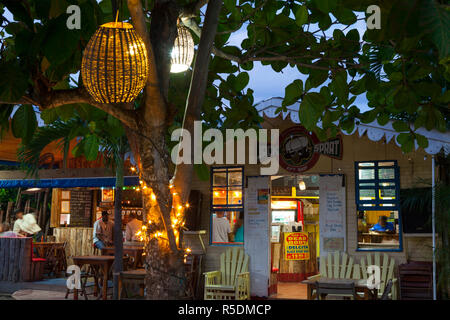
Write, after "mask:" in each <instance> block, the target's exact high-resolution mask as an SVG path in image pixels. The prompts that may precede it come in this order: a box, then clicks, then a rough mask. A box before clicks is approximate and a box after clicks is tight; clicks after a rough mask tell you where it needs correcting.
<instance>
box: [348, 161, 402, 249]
mask: <svg viewBox="0 0 450 320" xmlns="http://www.w3.org/2000/svg"><path fill="white" fill-rule="evenodd" d="M399 189H400V183H399V168H398V166H397V162H396V161H368V162H356V163H355V193H356V194H355V196H356V207H357V212H358V214H357V225H358V249H359V250H389V251H401V250H402V239H401V219H400V196H399Z"/></svg>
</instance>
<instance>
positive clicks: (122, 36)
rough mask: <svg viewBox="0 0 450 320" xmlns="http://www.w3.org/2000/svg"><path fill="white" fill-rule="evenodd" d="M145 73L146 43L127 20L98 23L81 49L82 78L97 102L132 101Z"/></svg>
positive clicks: (145, 76) (144, 79) (145, 79)
mask: <svg viewBox="0 0 450 320" xmlns="http://www.w3.org/2000/svg"><path fill="white" fill-rule="evenodd" d="M148 72H149V67H148V60H147V50H146V48H145V44H144V42H143V41H142V39H141V38H140V37H139V36H138V35H137V34H136V32H135V31H134V28H133V26H132V25H131V24H129V23H125V22H109V23H105V24H103V25H101V26H100V28H99V29H98V30H97V31H96V32H95V34H94V35H93V36H92V38H91V39H90V40H89V42H88V44H87V46H86V49H85V50H84V54H83V60H82V63H81V77H82V79H83V83H84V85H85V86H86V89H87V91H88V92H89V94H90V95H91V96H92V97H93V98H94V99H95V101H97V102H100V103H119V102H131V101H133V100H134V99H135V98H136V97H137V95H138V94H139V92H141V90H142V88H143V87H144V86H145V83H146V81H147V76H148Z"/></svg>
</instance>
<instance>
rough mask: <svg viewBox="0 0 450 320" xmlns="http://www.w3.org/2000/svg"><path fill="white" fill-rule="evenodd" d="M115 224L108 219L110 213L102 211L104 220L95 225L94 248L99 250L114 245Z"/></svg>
mask: <svg viewBox="0 0 450 320" xmlns="http://www.w3.org/2000/svg"><path fill="white" fill-rule="evenodd" d="M113 228H114V223H113V222H112V221H110V220H109V219H108V211H102V218H101V219H98V220H97V221H95V223H94V236H93V242H94V246H96V247H97V248H98V249H100V250H101V249H103V248H104V247H107V246H111V245H112V244H113Z"/></svg>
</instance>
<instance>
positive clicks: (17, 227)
mask: <svg viewBox="0 0 450 320" xmlns="http://www.w3.org/2000/svg"><path fill="white" fill-rule="evenodd" d="M14 216H15V218H16V221H15V222H14V226H13V231H14V232H15V233H21V234H23V233H24V232H23V230H22V223H23V211H22V210H16V211H14Z"/></svg>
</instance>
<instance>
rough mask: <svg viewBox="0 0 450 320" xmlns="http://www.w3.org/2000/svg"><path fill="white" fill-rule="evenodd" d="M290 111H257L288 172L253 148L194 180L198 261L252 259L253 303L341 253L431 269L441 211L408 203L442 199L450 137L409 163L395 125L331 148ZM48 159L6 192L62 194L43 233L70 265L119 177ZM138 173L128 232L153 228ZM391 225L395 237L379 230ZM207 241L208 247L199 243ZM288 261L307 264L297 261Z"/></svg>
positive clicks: (6, 176) (2, 155)
mask: <svg viewBox="0 0 450 320" xmlns="http://www.w3.org/2000/svg"><path fill="white" fill-rule="evenodd" d="M281 103H282V99H281V98H272V99H269V100H266V101H263V102H261V103H260V104H258V105H257V110H258V112H259V114H260V116H262V117H263V118H264V121H263V122H262V123H261V128H263V129H278V130H279V134H280V138H279V142H280V144H279V165H280V166H279V169H278V172H276V173H275V174H272V175H262V174H261V167H262V166H261V165H260V164H248V159H249V157H248V148H246V157H245V159H246V163H245V164H236V165H225V164H217V165H211V166H209V172H210V176H209V179H206V180H201V179H200V178H199V177H198V176H197V175H194V178H193V179H194V180H193V182H192V191H191V195H190V199H189V203H190V204H191V206H190V208H189V210H188V212H187V214H186V218H187V221H186V226H187V227H188V228H189V230H191V231H200V232H197V233H191V234H190V236H186V237H185V242H186V245H187V246H189V247H191V248H192V250H193V252H197V253H201V252H206V254H205V257H204V259H203V271H212V270H219V269H220V255H221V254H222V253H223V252H225V251H226V250H227V249H228V248H233V247H242V248H243V249H244V250H245V252H246V253H247V254H248V255H249V257H250V265H249V271H250V279H251V286H250V288H251V295H252V296H254V297H255V296H257V297H268V296H270V295H272V294H274V293H280V291H281V287H280V289H279V285H278V284H279V283H287V282H291V283H299V282H300V281H302V280H304V279H306V278H307V277H309V276H312V275H315V274H317V273H318V272H319V258H320V257H326V256H327V254H328V253H331V252H335V251H340V252H346V253H347V254H348V255H349V256H351V257H353V258H354V259H355V261H358V259H360V258H361V257H363V256H364V255H365V254H366V253H367V252H382V253H387V254H388V255H389V257H392V258H393V259H395V262H396V265H397V266H398V265H399V264H401V263H405V262H406V261H409V260H414V261H431V260H432V254H433V250H432V234H431V224H430V223H429V220H430V216H431V207H430V209H429V210H425V211H426V212H410V211H408V210H407V208H405V207H404V206H402V195H403V194H404V193H405V191H407V190H410V189H417V191H418V192H424V193H425V192H427V190H430V188H431V185H432V162H433V157H434V155H436V154H438V153H444V154H445V155H447V154H448V153H449V152H450V133H449V132H445V133H441V132H438V131H436V130H432V131H426V130H422V129H420V130H418V132H419V133H420V134H422V135H424V136H425V137H427V138H428V141H429V145H428V147H427V148H426V149H425V150H424V149H422V148H416V149H415V150H414V151H413V152H411V153H409V154H404V153H402V151H401V148H400V147H399V145H398V143H397V141H396V136H397V135H398V133H397V132H396V131H395V130H394V129H393V128H392V123H391V122H389V123H387V124H386V125H384V126H381V125H379V124H378V123H377V121H374V122H373V123H369V124H362V123H361V124H357V125H355V128H354V130H353V131H352V132H350V133H347V132H340V133H338V135H337V136H336V137H334V138H330V139H329V140H327V141H320V140H319V139H318V138H317V136H316V135H315V134H314V133H311V132H308V131H307V130H305V128H304V127H302V126H301V123H300V121H299V116H298V108H299V105H298V104H294V105H292V106H290V107H288V108H287V110H286V111H282V112H278V110H280V107H281ZM13 140H14V139H9V140H8V139H6V141H10V142H6V143H4V142H2V150H0V160H2V161H3V164H10V163H12V162H14V161H16V160H17V159H16V155H15V152H16V148H17V143H15V142H14V141H13ZM8 143H9V144H8ZM71 147H73V146H71ZM44 153H45V154H53V158H52V159H51V161H50V163H49V162H48V161H47V162H45V163H44V167H45V166H46V168H47V169H42V170H40V171H39V176H40V178H39V179H38V180H35V179H32V178H29V177H27V176H26V174H25V173H24V172H22V171H1V172H0V188H22V189H23V190H29V189H30V188H40V189H46V190H49V192H51V194H52V197H51V213H50V220H49V222H48V225H47V226H43V225H42V224H41V227H43V229H48V228H51V229H52V230H53V232H50V233H49V234H53V235H54V236H55V237H56V240H57V241H67V242H68V264H70V263H71V261H70V256H72V255H89V254H92V253H93V246H92V225H93V223H94V221H95V220H96V219H98V218H100V214H101V211H102V210H108V211H110V212H111V213H112V212H113V205H114V201H113V200H114V190H113V187H114V184H115V178H114V175H113V174H112V172H111V171H109V170H107V169H105V168H103V165H102V161H101V159H98V161H95V162H86V161H83V160H80V159H72V158H70V156H69V159H67V161H68V165H67V166H66V168H65V169H63V168H62V167H63V165H62V161H63V159H62V155H61V152H59V151H57V150H56V148H55V146H53V145H50V146H49V147H48V148H47V149H46V150H44ZM70 154H71V153H70V152H69V155H70ZM236 154H237V152H235V155H236ZM5 161H6V162H5ZM126 167H127V168H128V169H127V170H128V171H127V172H126V174H125V175H126V176H125V184H124V185H125V188H124V189H125V190H124V195H123V198H122V199H123V201H122V224H123V227H124V226H125V224H126V223H127V217H128V216H129V214H130V213H135V214H136V215H137V217H138V219H139V220H142V219H143V209H142V199H141V193H140V188H139V179H138V177H137V176H136V174H135V173H134V172H132V171H131V170H129V169H130V168H131V164H130V163H127V164H126ZM436 173H437V170H436ZM436 177H437V179H439V175H437V174H436ZM44 216H45V215H44ZM111 216H113V214H112V215H111ZM381 216H383V217H386V218H384V219H385V220H386V222H387V224H388V225H389V226H390V228H391V230H390V232H389V233H379V232H376V230H375V232H373V231H372V230H370V229H372V228H374V227H375V229H376V225H377V223H378V222H379V221H380V219H383V218H380V217H381ZM219 219H222V220H219ZM223 219H226V221H227V224H228V225H229V228H228V231H229V232H227V233H228V235H226V236H225V237H224V236H223V232H222V234H219V233H220V232H219V229H220V228H221V227H220V226H219V223H221V225H222V227H223V221H224V220H223ZM38 221H39V219H38ZM44 221H45V220H44ZM203 230H204V231H203ZM292 231H301V232H305V233H306V235H307V237H308V239H307V244H308V252H307V254H305V253H295V252H289V251H288V249H289V248H286V241H288V240H289V239H286V240H285V239H284V236H285V234H286V235H287V233H289V232H292ZM187 234H189V233H187ZM192 235H194V237H192ZM198 237H203V238H202V240H203V243H200V242H199V241H195V240H198ZM202 246H203V247H202ZM286 251H288V252H286ZM288 254H291V257H294V256H293V255H297V256H295V257H294V259H292V260H291V259H288V258H287V257H288ZM299 257H300V259H301V260H297V259H299ZM285 297H287V298H289V296H285Z"/></svg>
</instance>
